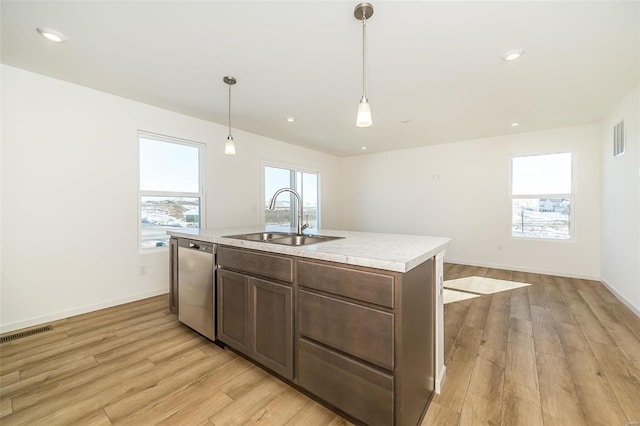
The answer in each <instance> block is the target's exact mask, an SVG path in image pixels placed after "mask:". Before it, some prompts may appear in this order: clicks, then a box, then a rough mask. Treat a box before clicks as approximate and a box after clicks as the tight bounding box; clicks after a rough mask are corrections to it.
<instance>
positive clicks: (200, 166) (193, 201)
mask: <svg viewBox="0 0 640 426" xmlns="http://www.w3.org/2000/svg"><path fill="white" fill-rule="evenodd" d="M139 140H140V191H139V197H140V247H141V248H143V249H147V248H152V247H163V246H166V245H168V243H169V236H168V235H167V231H168V230H175V229H176V228H200V227H201V225H202V216H203V206H204V145H203V144H199V143H195V142H188V141H183V140H179V139H173V138H169V137H166V136H158V135H153V134H149V133H142V132H141V133H140V134H139Z"/></svg>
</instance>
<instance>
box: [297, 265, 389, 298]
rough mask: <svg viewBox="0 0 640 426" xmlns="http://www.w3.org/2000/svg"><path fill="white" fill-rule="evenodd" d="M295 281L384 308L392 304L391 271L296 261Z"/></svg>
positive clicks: (305, 285)
mask: <svg viewBox="0 0 640 426" xmlns="http://www.w3.org/2000/svg"><path fill="white" fill-rule="evenodd" d="M298 282H299V283H300V285H301V286H304V287H309V288H315V289H317V290H322V291H326V292H328V293H333V294H338V295H340V296H345V297H349V298H351V299H357V300H361V301H363V302H369V303H374V304H376V305H380V306H386V307H387V308H393V307H394V297H393V289H394V278H393V276H391V275H382V274H376V273H374V272H365V271H359V270H356V269H349V268H342V267H339V266H332V265H325V264H321V263H313V262H305V261H300V262H299V263H298Z"/></svg>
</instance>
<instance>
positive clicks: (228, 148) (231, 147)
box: [222, 76, 237, 155]
mask: <svg viewBox="0 0 640 426" xmlns="http://www.w3.org/2000/svg"><path fill="white" fill-rule="evenodd" d="M222 81H224V82H225V84H228V85H229V136H227V142H225V144H224V153H225V154H226V155H236V145H235V144H234V143H233V136H231V86H233V85H234V84H236V82H237V81H236V79H235V78H233V77H229V76H226V77H225V78H223V79H222Z"/></svg>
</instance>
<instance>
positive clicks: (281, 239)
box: [224, 232, 344, 246]
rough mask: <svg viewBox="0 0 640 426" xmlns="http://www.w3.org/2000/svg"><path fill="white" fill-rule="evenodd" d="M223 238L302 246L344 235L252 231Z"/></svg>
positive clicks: (335, 238)
mask: <svg viewBox="0 0 640 426" xmlns="http://www.w3.org/2000/svg"><path fill="white" fill-rule="evenodd" d="M224 238H235V239H237V240H245V241H257V242H261V243H273V244H282V245H286V246H304V245H307V244H316V243H323V242H325V241H332V240H337V239H340V238H344V237H332V236H329V235H297V234H291V233H288V232H254V233H251V234H239V235H227V236H225V237H224Z"/></svg>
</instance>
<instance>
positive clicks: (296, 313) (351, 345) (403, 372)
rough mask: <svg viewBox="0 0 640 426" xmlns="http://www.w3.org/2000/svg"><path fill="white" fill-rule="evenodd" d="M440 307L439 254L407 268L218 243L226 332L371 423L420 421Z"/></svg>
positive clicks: (242, 348) (431, 376) (254, 355)
mask: <svg viewBox="0 0 640 426" xmlns="http://www.w3.org/2000/svg"><path fill="white" fill-rule="evenodd" d="M434 308H435V287H434V278H433V258H432V259H429V260H427V261H425V262H423V263H422V264H420V265H418V266H416V267H414V268H413V269H411V270H410V271H408V272H405V273H400V272H392V271H385V270H379V269H372V268H364V267H357V266H350V265H344V264H341V263H333V262H325V261H320V260H311V259H301V258H297V257H294V256H283V255H275V254H271V253H267V252H262V251H258V250H248V249H237V248H231V247H226V246H219V248H218V337H219V340H221V341H222V342H224V343H226V344H228V345H229V346H231V347H232V348H234V349H235V350H237V351H239V352H242V353H243V354H245V355H246V356H248V357H250V358H251V359H253V360H254V361H256V362H258V363H260V364H262V365H264V366H265V367H267V368H269V369H271V370H272V371H273V372H275V373H277V374H279V375H280V376H281V377H284V378H286V379H288V380H290V381H292V382H293V383H295V384H297V385H298V386H299V387H300V388H302V389H304V390H305V391H307V392H309V393H310V394H312V395H314V396H315V397H316V398H318V399H319V400H320V401H323V402H324V403H325V404H327V405H329V406H332V407H334V408H338V409H339V410H341V412H342V413H346V414H347V415H348V416H351V417H352V418H353V419H356V420H358V421H359V422H362V423H365V424H367V425H371V426H375V425H381V426H383V425H384V426H386V425H417V424H419V423H420V420H421V418H422V416H423V414H424V412H425V411H426V408H427V406H428V403H429V401H430V399H431V397H432V395H433V392H434V388H435V359H434V355H435V326H434V324H435V317H434V312H435V310H434ZM294 337H295V339H294Z"/></svg>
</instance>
